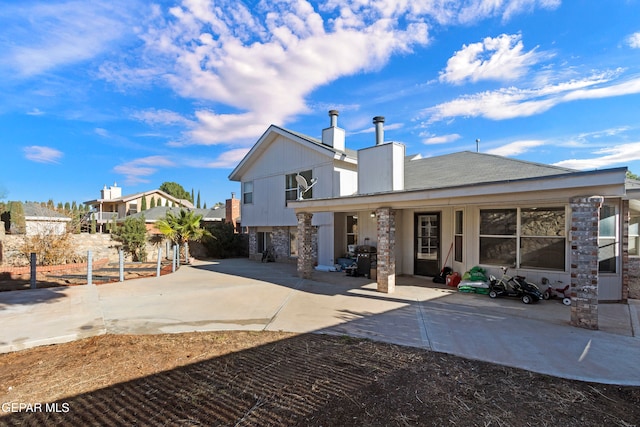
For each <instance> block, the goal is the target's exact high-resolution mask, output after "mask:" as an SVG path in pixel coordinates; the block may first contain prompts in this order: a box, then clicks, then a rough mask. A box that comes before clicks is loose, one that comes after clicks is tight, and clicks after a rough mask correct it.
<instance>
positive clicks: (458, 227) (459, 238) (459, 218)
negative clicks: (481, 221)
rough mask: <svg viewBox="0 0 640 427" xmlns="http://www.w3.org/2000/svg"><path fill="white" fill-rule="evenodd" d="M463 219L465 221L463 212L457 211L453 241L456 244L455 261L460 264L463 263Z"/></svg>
mask: <svg viewBox="0 0 640 427" xmlns="http://www.w3.org/2000/svg"><path fill="white" fill-rule="evenodd" d="M463 219H464V216H463V214H462V211H456V213H455V229H454V230H453V240H454V243H455V245H454V246H455V249H454V254H453V259H455V260H456V261H458V262H462V242H463V241H464V239H463V237H464V236H463V233H462V230H463V228H462V227H463Z"/></svg>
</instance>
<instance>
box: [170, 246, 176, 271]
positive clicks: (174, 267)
mask: <svg viewBox="0 0 640 427" xmlns="http://www.w3.org/2000/svg"><path fill="white" fill-rule="evenodd" d="M172 252H173V256H172V257H171V272H172V273H175V272H176V247H175V245H174V246H173V251H172Z"/></svg>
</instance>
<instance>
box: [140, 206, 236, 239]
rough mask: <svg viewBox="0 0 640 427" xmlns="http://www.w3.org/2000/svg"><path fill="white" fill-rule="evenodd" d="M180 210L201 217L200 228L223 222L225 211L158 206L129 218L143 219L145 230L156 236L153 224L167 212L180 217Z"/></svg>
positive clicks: (222, 209)
mask: <svg viewBox="0 0 640 427" xmlns="http://www.w3.org/2000/svg"><path fill="white" fill-rule="evenodd" d="M181 210H188V211H191V212H193V213H194V214H195V215H202V220H201V221H200V225H201V226H206V225H207V224H213V223H216V222H224V221H225V209H224V208H221V207H220V208H212V209H197V208H179V207H178V208H176V207H167V206H159V207H155V208H151V209H147V210H144V211H142V212H138V213H136V214H133V215H129V217H131V218H142V217H143V218H144V220H145V223H146V225H147V230H148V231H149V232H150V233H154V234H158V233H159V231H158V230H157V228H156V227H155V223H156V222H157V221H158V220H159V219H162V218H164V217H166V216H167V212H171V213H172V214H173V215H175V216H179V215H180V211H181Z"/></svg>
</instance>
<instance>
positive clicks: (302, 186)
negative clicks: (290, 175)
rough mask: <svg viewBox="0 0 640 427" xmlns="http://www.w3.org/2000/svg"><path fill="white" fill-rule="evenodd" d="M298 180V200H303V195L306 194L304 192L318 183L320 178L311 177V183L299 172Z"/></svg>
mask: <svg viewBox="0 0 640 427" xmlns="http://www.w3.org/2000/svg"><path fill="white" fill-rule="evenodd" d="M296 182H297V183H298V200H302V196H303V195H304V193H306V192H307V191H309V190H311V187H313V186H314V185H316V182H318V178H311V184H309V183H308V182H307V180H306V179H305V178H304V176H302V175H300V174H297V175H296Z"/></svg>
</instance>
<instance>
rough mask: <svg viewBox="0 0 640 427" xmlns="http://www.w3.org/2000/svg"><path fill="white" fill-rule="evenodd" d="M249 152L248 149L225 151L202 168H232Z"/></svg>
mask: <svg viewBox="0 0 640 427" xmlns="http://www.w3.org/2000/svg"><path fill="white" fill-rule="evenodd" d="M248 152H249V148H236V149H233V150H229V151H226V152H224V153H222V154H220V155H219V156H218V158H217V159H215V160H214V161H211V162H205V163H204V164H203V165H202V167H206V168H223V169H225V168H234V167H236V165H237V164H238V163H239V162H240V161H241V160H242V159H243V158H244V156H245V155H246V154H247V153H248Z"/></svg>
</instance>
